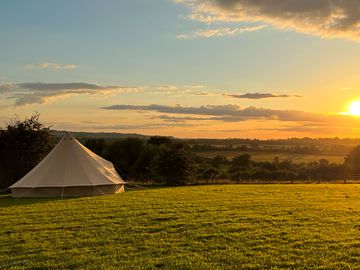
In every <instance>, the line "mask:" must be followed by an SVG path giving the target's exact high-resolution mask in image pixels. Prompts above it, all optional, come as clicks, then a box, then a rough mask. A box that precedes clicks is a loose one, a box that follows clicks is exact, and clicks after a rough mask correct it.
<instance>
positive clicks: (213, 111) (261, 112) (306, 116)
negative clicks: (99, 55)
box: [102, 104, 327, 122]
mask: <svg viewBox="0 0 360 270" xmlns="http://www.w3.org/2000/svg"><path fill="white" fill-rule="evenodd" d="M102 109H105V110H132V111H153V112H159V113H167V114H185V115H186V114H190V115H198V116H213V117H214V118H211V119H201V118H199V119H197V120H219V121H223V122H240V121H246V120H251V119H268V120H269V119H270V120H278V121H303V122H322V121H324V120H326V118H327V116H325V115H323V114H318V113H312V112H304V111H296V110H274V109H266V108H257V107H253V106H251V107H246V108H242V107H240V106H238V105H233V104H228V105H206V106H200V107H184V106H180V105H176V106H167V105H158V104H152V105H112V106H107V107H103V108H102Z"/></svg>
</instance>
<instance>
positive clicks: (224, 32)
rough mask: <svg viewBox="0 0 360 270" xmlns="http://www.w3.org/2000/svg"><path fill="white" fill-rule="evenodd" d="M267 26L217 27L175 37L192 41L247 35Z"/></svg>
mask: <svg viewBox="0 0 360 270" xmlns="http://www.w3.org/2000/svg"><path fill="white" fill-rule="evenodd" d="M266 26H267V25H258V26H249V27H233V28H231V27H218V28H213V29H207V30H197V31H196V32H194V33H191V34H180V35H177V36H176V38H177V39H193V38H211V37H223V36H235V35H238V34H242V33H249V32H255V31H259V30H261V29H263V28H265V27H266Z"/></svg>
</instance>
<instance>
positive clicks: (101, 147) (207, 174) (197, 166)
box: [0, 115, 360, 189]
mask: <svg viewBox="0 0 360 270" xmlns="http://www.w3.org/2000/svg"><path fill="white" fill-rule="evenodd" d="M38 117H39V115H33V116H32V117H30V118H27V119H25V120H24V121H13V122H12V123H9V124H7V126H6V127H5V128H3V129H0V189H4V188H7V187H8V186H10V185H11V184H13V183H15V182H16V181H17V180H19V179H20V178H21V177H23V176H24V175H25V174H26V173H28V172H29V171H30V170H31V169H32V168H33V167H34V166H36V165H37V164H38V163H39V162H40V161H41V160H42V159H43V158H44V157H45V156H46V155H47V154H48V153H49V151H50V150H51V149H52V147H53V146H54V143H55V141H54V138H52V136H51V134H50V128H49V127H46V126H44V125H43V124H41V123H40V122H39V119H38ZM83 143H84V144H85V146H86V147H88V148H89V149H90V150H92V151H93V152H94V153H96V154H98V155H99V156H101V157H103V158H105V159H107V160H109V161H111V162H112V163H113V164H114V166H115V168H116V170H117V171H118V173H119V174H120V175H121V176H122V177H123V178H124V179H125V180H127V181H137V182H151V183H159V184H165V185H184V184H189V183H196V182H198V181H199V180H205V181H209V180H211V181H217V180H224V179H228V180H230V181H234V182H255V181H263V182H272V181H273V182H277V181H295V180H297V181H338V180H346V179H351V178H354V177H358V176H359V177H360V146H358V147H356V148H354V149H353V150H352V151H351V152H350V153H349V155H347V157H346V158H345V159H344V162H343V163H341V164H336V163H330V162H329V161H328V160H326V159H321V160H319V161H317V162H309V163H293V162H292V161H291V160H279V158H277V157H274V159H273V161H271V162H264V161H261V162H258V161H254V160H253V159H252V158H251V156H250V155H248V154H242V155H238V156H236V157H234V158H233V159H232V160H229V159H227V158H226V157H224V156H221V155H218V156H216V157H213V158H204V157H200V156H198V155H196V153H195V152H194V151H193V150H192V148H191V147H190V146H189V145H188V144H187V143H185V142H184V141H181V140H176V139H172V138H168V137H160V136H154V137H150V138H149V139H140V138H131V137H130V138H126V139H118V140H114V141H106V140H104V139H87V140H84V141H83Z"/></svg>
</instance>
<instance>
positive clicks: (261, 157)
mask: <svg viewBox="0 0 360 270" xmlns="http://www.w3.org/2000/svg"><path fill="white" fill-rule="evenodd" d="M196 154H197V155H199V156H202V157H208V158H211V157H215V156H216V155H220V156H225V157H226V158H227V159H230V160H231V159H233V157H235V156H238V155H241V154H249V155H251V157H252V159H253V160H254V161H272V160H274V158H275V157H279V159H280V160H292V161H293V162H295V163H301V162H305V163H308V162H312V161H319V159H322V158H324V159H327V160H329V161H330V162H334V163H343V162H344V158H345V155H327V154H319V155H306V154H287V153H283V152H273V153H272V152H260V151H246V152H241V151H201V152H196Z"/></svg>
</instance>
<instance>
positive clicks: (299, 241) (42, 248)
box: [0, 184, 360, 269]
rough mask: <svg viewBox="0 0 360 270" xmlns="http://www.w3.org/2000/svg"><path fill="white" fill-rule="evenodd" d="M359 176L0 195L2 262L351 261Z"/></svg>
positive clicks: (356, 254) (359, 259) (239, 265)
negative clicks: (93, 193) (353, 179)
mask: <svg viewBox="0 0 360 270" xmlns="http://www.w3.org/2000/svg"><path fill="white" fill-rule="evenodd" d="M359 265H360V186H359V185H335V184H327V185H325V184H321V185H213V186H192V187H176V188H156V189H155V188H153V189H138V190H132V191H130V192H125V193H122V194H116V195H107V196H99V197H87V198H73V199H64V200H60V199H18V200H15V199H12V198H10V197H8V196H2V197H0V269H34V268H35V269H48V268H53V269H74V268H81V269H158V268H162V269H220V268H222V269H223V268H225V269H264V268H274V269H276V268H292V269H293V268H296V269H311V268H324V269H353V268H356V267H358V266H359Z"/></svg>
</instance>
